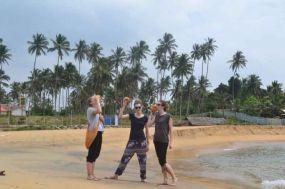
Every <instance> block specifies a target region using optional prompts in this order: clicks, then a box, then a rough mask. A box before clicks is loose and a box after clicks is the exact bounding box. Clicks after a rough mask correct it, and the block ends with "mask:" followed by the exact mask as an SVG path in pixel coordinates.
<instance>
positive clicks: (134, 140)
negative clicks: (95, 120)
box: [107, 100, 149, 182]
mask: <svg viewBox="0 0 285 189" xmlns="http://www.w3.org/2000/svg"><path fill="white" fill-rule="evenodd" d="M127 105H128V101H127V100H124V102H123V107H122V108H121V110H120V113H119V118H120V119H130V121H131V131H130V137H129V141H128V143H127V146H126V149H125V151H124V154H123V156H122V158H121V162H120V164H119V166H118V168H117V170H116V172H115V174H114V175H113V176H111V177H107V178H109V179H115V180H117V179H118V177H119V176H120V175H122V174H123V172H124V170H125V168H126V166H127V164H128V163H129V161H130V159H131V158H132V157H133V155H134V154H135V153H136V154H137V157H138V161H139V164H140V178H141V181H142V182H145V181H146V160H147V156H146V152H147V151H148V148H149V141H148V139H149V129H148V127H147V121H148V118H147V116H146V115H144V114H143V113H142V102H141V100H136V101H135V103H134V108H135V113H130V114H125V115H123V112H124V110H125V108H126V106H127ZM144 128H145V129H146V134H144Z"/></svg>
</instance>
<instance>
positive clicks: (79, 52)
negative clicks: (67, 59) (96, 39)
mask: <svg viewBox="0 0 285 189" xmlns="http://www.w3.org/2000/svg"><path fill="white" fill-rule="evenodd" d="M73 51H75V53H74V59H75V60H77V61H78V73H79V75H80V65H81V63H82V61H83V60H85V59H86V57H87V53H88V45H87V44H86V42H85V40H80V41H79V42H78V43H76V44H75V49H73Z"/></svg>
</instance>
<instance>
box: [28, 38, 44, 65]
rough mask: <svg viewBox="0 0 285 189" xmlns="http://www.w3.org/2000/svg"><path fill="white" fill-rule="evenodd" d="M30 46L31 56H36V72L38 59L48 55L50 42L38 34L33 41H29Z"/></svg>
mask: <svg viewBox="0 0 285 189" xmlns="http://www.w3.org/2000/svg"><path fill="white" fill-rule="evenodd" d="M28 44H29V45H30V46H29V48H28V52H29V53H30V54H35V60H34V71H35V69H36V62H37V57H38V56H40V55H42V54H44V55H46V50H48V41H47V39H46V37H45V36H44V35H43V34H38V33H37V34H36V35H33V40H32V41H28Z"/></svg>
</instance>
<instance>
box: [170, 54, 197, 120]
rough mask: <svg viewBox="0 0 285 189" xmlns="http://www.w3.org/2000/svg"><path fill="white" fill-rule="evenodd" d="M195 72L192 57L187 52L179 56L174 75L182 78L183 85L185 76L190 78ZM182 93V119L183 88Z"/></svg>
mask: <svg viewBox="0 0 285 189" xmlns="http://www.w3.org/2000/svg"><path fill="white" fill-rule="evenodd" d="M192 73H193V62H192V60H191V59H190V57H189V56H188V55H187V54H181V55H180V56H179V59H178V62H177V65H176V67H175V69H174V70H173V76H175V77H176V78H177V79H181V82H182V84H181V86H182V87H183V85H184V78H187V79H188V78H189V77H190V76H191V75H192ZM180 92H181V94H180V113H179V115H180V119H181V113H182V109H181V107H182V106H181V105H182V95H183V91H182V89H181V90H180Z"/></svg>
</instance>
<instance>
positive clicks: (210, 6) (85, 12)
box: [0, 0, 285, 87]
mask: <svg viewBox="0 0 285 189" xmlns="http://www.w3.org/2000/svg"><path fill="white" fill-rule="evenodd" d="M165 32H169V33H171V34H173V35H174V37H175V39H176V41H177V44H178V46H179V48H178V52H179V53H182V52H183V53H189V52H190V51H191V50H192V45H193V43H202V42H203V41H204V40H205V39H206V38H207V37H212V38H215V40H216V41H217V45H218V46H219V48H218V50H217V52H216V54H215V56H214V57H213V58H212V61H211V63H210V72H209V79H210V81H211V83H212V86H213V87H216V86H217V85H218V84H219V83H220V82H227V80H228V78H229V77H230V76H231V74H232V73H231V71H230V70H229V65H228V64H227V61H228V60H229V59H231V58H232V55H233V54H234V53H235V52H236V51H237V50H241V51H243V52H244V54H245V56H246V58H247V59H248V65H247V68H246V69H244V70H242V72H241V76H243V77H244V76H247V75H249V74H253V73H255V74H257V75H259V76H260V77H261V79H262V82H263V84H264V85H268V84H270V83H271V81H273V80H278V81H279V82H281V83H283V84H284V83H285V77H284V70H285V47H284V44H285V35H284V33H285V1H284V0H25V1H22V0H0V38H3V40H4V43H5V44H6V45H7V46H8V47H9V49H11V53H12V54H13V58H12V61H11V62H10V65H9V66H4V69H5V71H6V72H7V74H9V75H10V77H11V80H12V81H24V80H26V79H27V76H28V75H29V72H30V71H31V70H32V68H33V60H34V56H31V55H29V54H28V52H27V41H28V40H31V38H32V35H33V34H35V33H43V34H44V35H46V37H48V38H49V39H50V38H55V35H56V34H58V33H61V34H63V35H65V36H66V37H67V38H68V40H69V41H70V42H71V45H72V46H74V44H75V43H76V42H77V41H79V39H85V40H86V41H87V42H88V43H91V42H94V41H95V42H97V43H99V44H101V45H102V46H103V48H104V51H103V52H104V54H105V55H109V54H110V51H111V49H114V48H116V46H122V47H124V48H125V50H126V51H127V50H128V49H129V47H130V46H132V45H134V44H135V43H136V42H137V41H139V40H145V41H146V42H147V43H148V44H149V46H150V48H151V50H152V51H153V50H154V48H155V46H156V45H157V44H158V43H157V39H159V38H161V37H162V36H163V34H164V33H165ZM56 57H57V56H56V53H49V54H48V56H41V57H40V58H38V62H37V67H38V68H43V67H50V68H51V67H53V65H55V64H56V60H57V58H56ZM66 61H73V54H72V55H71V56H70V57H64V59H63V63H64V62H66ZM144 65H145V67H147V72H148V74H149V75H150V76H152V77H155V73H156V72H155V70H154V66H153V64H152V62H151V58H149V59H148V60H147V61H146V62H145V63H144ZM89 68H90V65H89V64H88V63H87V62H84V64H83V66H82V69H83V72H84V73H87V72H88V70H89ZM200 72H201V67H200V64H199V65H197V66H196V67H195V75H196V76H199V75H200Z"/></svg>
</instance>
